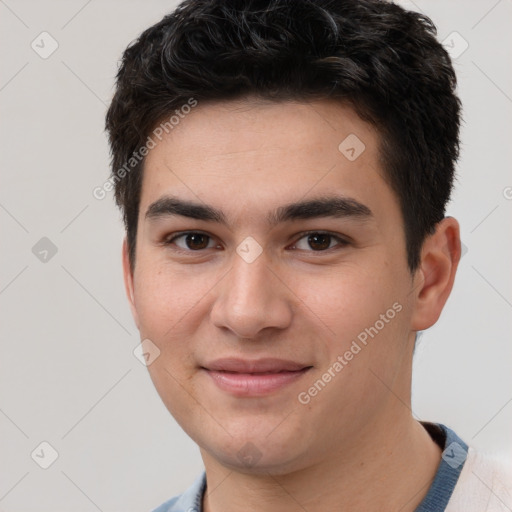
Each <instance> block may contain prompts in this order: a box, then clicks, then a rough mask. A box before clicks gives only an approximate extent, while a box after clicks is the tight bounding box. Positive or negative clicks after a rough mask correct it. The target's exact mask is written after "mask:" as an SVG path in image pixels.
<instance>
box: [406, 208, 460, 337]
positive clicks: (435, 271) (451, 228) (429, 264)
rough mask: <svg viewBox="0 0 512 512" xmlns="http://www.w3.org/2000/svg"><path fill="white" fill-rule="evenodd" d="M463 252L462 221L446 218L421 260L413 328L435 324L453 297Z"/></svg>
mask: <svg viewBox="0 0 512 512" xmlns="http://www.w3.org/2000/svg"><path fill="white" fill-rule="evenodd" d="M460 255H461V245H460V229H459V223H458V222H457V220H456V219H454V218H453V217H446V218H444V219H443V220H442V221H441V222H439V223H438V224H437V226H436V230H435V232H434V233H433V234H432V235H430V236H429V237H428V238H427V239H426V240H425V242H424V244H423V247H422V250H421V262H420V266H419V268H418V270H417V271H416V275H415V278H414V285H413V286H414V287H413V293H414V296H415V304H414V312H413V316H412V325H411V327H412V329H413V330H414V331H421V330H424V329H428V328H429V327H431V326H432V325H434V324H435V323H436V322H437V320H438V319H439V316H440V315H441V311H442V310H443V307H444V305H445V303H446V301H447V300H448V297H449V296H450V292H451V291H452V288H453V283H454V281H455V274H456V272H457V266H458V264H459V260H460Z"/></svg>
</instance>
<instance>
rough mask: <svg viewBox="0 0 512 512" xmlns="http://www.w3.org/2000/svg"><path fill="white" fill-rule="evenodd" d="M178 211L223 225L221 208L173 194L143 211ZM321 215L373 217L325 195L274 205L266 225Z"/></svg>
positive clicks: (150, 213) (359, 205) (153, 213)
mask: <svg viewBox="0 0 512 512" xmlns="http://www.w3.org/2000/svg"><path fill="white" fill-rule="evenodd" d="M174 215H179V216H182V217H188V218H192V219H197V220H204V221H209V222H218V223H221V224H224V225H227V224H228V222H227V218H226V215H225V214H224V212H222V210H219V209H217V208H215V207H213V206H209V205H205V204H201V203H195V202H193V201H185V200H183V199H179V198H177V197H173V196H164V197H162V198H160V199H158V200H157V201H155V202H154V203H152V204H151V205H150V206H149V207H148V209H147V211H146V215H145V216H146V219H156V218H160V217H167V216H174ZM323 217H335V218H343V217H353V218H358V219H361V220H366V219H369V218H372V217H373V213H372V211H371V210H370V208H368V206H366V205H364V204H362V203H360V202H359V201H357V200H355V199H352V198H350V197H343V196H327V197H317V198H313V199H310V200H307V201H299V202H295V203H290V204H287V205H284V206H280V207H278V208H276V210H274V211H273V212H270V213H269V214H268V215H267V222H268V224H269V225H270V226H276V225H277V224H280V223H284V222H290V221H293V220H298V219H316V218H323Z"/></svg>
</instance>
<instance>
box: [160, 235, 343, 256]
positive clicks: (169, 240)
mask: <svg viewBox="0 0 512 512" xmlns="http://www.w3.org/2000/svg"><path fill="white" fill-rule="evenodd" d="M191 234H193V235H203V236H206V237H208V238H209V239H210V240H213V239H214V237H212V236H211V235H209V234H208V233H204V232H203V231H182V232H180V233H177V234H175V235H173V236H172V237H170V238H167V239H166V240H164V242H163V243H164V245H166V246H171V245H174V244H173V242H174V241H175V240H177V239H178V238H181V237H185V236H187V235H191ZM309 235H327V236H329V237H331V238H333V239H334V240H336V241H337V242H338V247H345V246H347V245H349V244H350V242H349V241H348V240H346V239H344V238H342V237H340V236H339V235H337V234H335V233H332V232H330V231H318V230H316V231H315V230H312V231H306V232H304V233H301V234H300V237H299V238H297V239H296V241H295V242H294V243H293V245H294V246H295V245H297V244H298V242H299V241H300V240H302V239H303V238H305V237H307V236H309ZM335 248H336V246H335V247H329V248H328V249H325V250H320V251H314V250H310V251H306V252H311V253H314V254H321V253H327V252H329V251H331V250H332V249H335ZM173 250H174V251H176V252H180V253H184V254H193V253H201V252H204V251H205V250H207V248H206V249H198V250H195V251H194V250H192V249H182V248H180V247H174V248H173ZM299 250H303V249H299Z"/></svg>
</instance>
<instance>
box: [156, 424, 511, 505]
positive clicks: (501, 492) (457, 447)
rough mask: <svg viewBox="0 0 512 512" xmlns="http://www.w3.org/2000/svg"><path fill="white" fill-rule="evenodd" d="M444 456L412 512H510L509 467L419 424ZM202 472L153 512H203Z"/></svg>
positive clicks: (441, 429) (438, 427)
mask: <svg viewBox="0 0 512 512" xmlns="http://www.w3.org/2000/svg"><path fill="white" fill-rule="evenodd" d="M422 425H423V427H424V428H425V429H426V430H427V432H428V433H429V434H430V436H431V437H432V439H433V440H434V441H435V442H436V443H437V444H438V445H439V446H440V447H441V449H442V450H443V454H442V457H441V461H440V463H439V466H438V468H437V472H436V474H435V476H434V480H433V482H432V484H431V486H430V488H429V490H428V493H427V495H426V496H425V498H424V499H423V501H422V502H421V503H420V504H419V506H418V507H417V508H416V510H415V512H510V511H512V467H508V465H507V463H504V462H503V461H500V460H499V459H497V458H492V457H489V456H485V455H482V454H480V453H477V452H475V450H474V449H473V448H471V447H468V446H467V444H466V443H465V442H464V441H463V440H462V439H460V438H459V436H458V435H457V434H456V433H455V432H454V431H453V430H451V429H450V428H448V427H446V426H445V425H442V424H437V423H427V422H422ZM205 489H206V473H205V472H204V471H203V473H202V474H201V475H199V476H198V477H197V478H196V480H195V481H194V483H193V484H192V485H191V486H190V487H189V488H188V489H187V490H186V491H185V492H184V493H183V494H181V495H179V496H175V497H174V498H171V499H170V500H168V501H166V502H165V503H163V504H162V505H160V506H159V507H157V508H156V509H154V510H153V511H152V512H203V508H202V500H203V494H204V491H205Z"/></svg>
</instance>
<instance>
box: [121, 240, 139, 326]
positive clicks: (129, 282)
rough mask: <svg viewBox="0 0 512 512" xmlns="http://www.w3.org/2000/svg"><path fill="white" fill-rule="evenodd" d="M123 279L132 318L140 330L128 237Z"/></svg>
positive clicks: (125, 246) (124, 241)
mask: <svg viewBox="0 0 512 512" xmlns="http://www.w3.org/2000/svg"><path fill="white" fill-rule="evenodd" d="M122 259H123V278H124V289H125V291H126V296H127V297H128V302H129V304H130V309H131V312H132V317H133V320H134V322H135V325H136V326H137V329H139V315H138V314H137V308H136V307H135V294H134V285H133V272H132V268H131V265H130V257H129V255H128V242H127V241H126V237H125V239H124V240H123V254H122ZM139 330H140V329H139Z"/></svg>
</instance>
